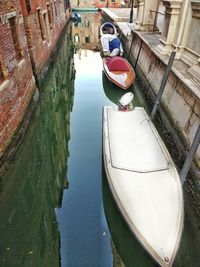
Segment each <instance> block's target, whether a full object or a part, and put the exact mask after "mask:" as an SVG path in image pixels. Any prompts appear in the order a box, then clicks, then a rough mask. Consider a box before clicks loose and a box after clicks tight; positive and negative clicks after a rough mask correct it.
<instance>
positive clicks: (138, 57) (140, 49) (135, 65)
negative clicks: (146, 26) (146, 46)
mask: <svg viewBox="0 0 200 267" xmlns="http://www.w3.org/2000/svg"><path fill="white" fill-rule="evenodd" d="M142 44H143V41H142V39H141V43H140V48H139V51H138V54H137V58H136V61H135V66H134V69H136V66H137V63H138V59H139V56H140V52H141V49H142Z"/></svg>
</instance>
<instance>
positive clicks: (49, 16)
mask: <svg viewBox="0 0 200 267" xmlns="http://www.w3.org/2000/svg"><path fill="white" fill-rule="evenodd" d="M47 10H48V19H49V27H50V29H51V30H52V29H53V19H52V10H51V6H50V5H47Z"/></svg>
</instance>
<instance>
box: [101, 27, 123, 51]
mask: <svg viewBox="0 0 200 267" xmlns="http://www.w3.org/2000/svg"><path fill="white" fill-rule="evenodd" d="M99 32H100V43H101V47H102V55H103V56H109V54H110V47H109V42H110V41H111V40H112V39H114V38H118V32H117V29H116V27H115V26H114V25H113V24H112V23H111V22H105V23H104V24H102V25H101V27H100V30H99ZM123 53H124V50H123V47H122V44H120V56H122V55H123Z"/></svg>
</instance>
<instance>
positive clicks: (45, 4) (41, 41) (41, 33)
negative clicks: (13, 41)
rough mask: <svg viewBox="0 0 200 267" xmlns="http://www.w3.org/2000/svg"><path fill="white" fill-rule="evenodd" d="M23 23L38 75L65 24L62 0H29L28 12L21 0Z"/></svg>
mask: <svg viewBox="0 0 200 267" xmlns="http://www.w3.org/2000/svg"><path fill="white" fill-rule="evenodd" d="M21 3H22V6H23V14H24V25H25V30H26V36H27V41H28V47H29V53H30V56H31V60H32V64H33V68H34V70H35V75H36V76H39V75H40V73H41V71H42V70H43V68H44V67H45V65H46V63H47V61H48V59H49V58H50V56H51V53H52V51H53V49H54V48H55V46H56V43H57V40H58V39H59V37H60V34H61V32H62V30H63V28H64V26H65V24H66V10H65V2H64V0H56V1H52V2H50V1H46V0H37V1H35V0H34V1H33V0H32V1H31V0H30V4H31V10H30V12H29V13H28V12H27V9H26V7H25V1H24V0H21Z"/></svg>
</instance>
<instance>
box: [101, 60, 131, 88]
mask: <svg viewBox="0 0 200 267" xmlns="http://www.w3.org/2000/svg"><path fill="white" fill-rule="evenodd" d="M103 68H104V72H105V74H106V76H107V77H108V79H109V80H110V81H112V82H113V83H114V84H116V85H117V86H119V87H121V88H122V89H124V90H126V89H128V88H129V87H130V86H131V85H132V84H133V82H134V80H135V72H134V70H133V68H132V66H131V65H130V64H129V62H128V61H127V60H126V59H125V58H122V57H104V58H103Z"/></svg>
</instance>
